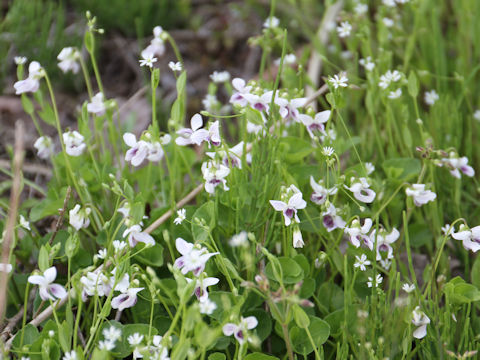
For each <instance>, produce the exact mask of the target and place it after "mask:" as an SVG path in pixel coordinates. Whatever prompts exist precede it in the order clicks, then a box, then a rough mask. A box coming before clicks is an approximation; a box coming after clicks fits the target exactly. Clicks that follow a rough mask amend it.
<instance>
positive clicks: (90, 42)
mask: <svg viewBox="0 0 480 360" xmlns="http://www.w3.org/2000/svg"><path fill="white" fill-rule="evenodd" d="M83 42H84V43H85V48H86V49H87V51H88V52H89V53H92V52H93V46H94V43H95V39H94V37H93V34H92V32H91V31H87V32H86V33H85V36H84V37H83Z"/></svg>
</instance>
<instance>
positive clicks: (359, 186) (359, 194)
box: [345, 177, 376, 204]
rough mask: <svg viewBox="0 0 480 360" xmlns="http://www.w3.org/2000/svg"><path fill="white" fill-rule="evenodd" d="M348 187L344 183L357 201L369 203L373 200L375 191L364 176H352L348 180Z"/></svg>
mask: <svg viewBox="0 0 480 360" xmlns="http://www.w3.org/2000/svg"><path fill="white" fill-rule="evenodd" d="M350 184H351V185H350V187H348V186H346V185H345V188H346V189H348V190H350V191H351V192H352V193H353V196H354V197H355V199H357V200H358V201H361V202H364V203H366V204H369V203H371V202H373V200H375V196H376V193H375V191H373V190H372V189H370V185H369V184H368V181H367V179H366V178H364V177H362V178H359V179H355V178H352V179H351V180H350Z"/></svg>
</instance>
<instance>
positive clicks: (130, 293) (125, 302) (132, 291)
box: [111, 288, 144, 342]
mask: <svg viewBox="0 0 480 360" xmlns="http://www.w3.org/2000/svg"><path fill="white" fill-rule="evenodd" d="M143 289H144V288H129V289H128V290H127V291H126V292H125V293H123V294H120V295H118V296H115V297H114V298H113V299H112V303H111V305H112V309H118V310H120V311H122V310H124V309H126V308H130V307H132V306H134V305H135V304H136V303H137V293H138V292H139V291H142V290H143ZM129 339H130V337H129ZM129 342H130V340H129Z"/></svg>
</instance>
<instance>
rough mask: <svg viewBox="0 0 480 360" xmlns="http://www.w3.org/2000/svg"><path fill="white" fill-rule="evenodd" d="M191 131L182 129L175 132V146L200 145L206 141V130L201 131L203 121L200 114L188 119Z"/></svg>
mask: <svg viewBox="0 0 480 360" xmlns="http://www.w3.org/2000/svg"><path fill="white" fill-rule="evenodd" d="M190 126H191V129H188V128H183V129H180V130H178V131H177V134H178V135H179V137H177V138H176V139H175V142H176V144H177V145H180V146H186V145H192V144H195V145H200V144H201V143H202V142H204V141H207V140H208V130H206V129H202V126H203V119H202V116H201V115H200V114H195V115H193V116H192V118H191V119H190Z"/></svg>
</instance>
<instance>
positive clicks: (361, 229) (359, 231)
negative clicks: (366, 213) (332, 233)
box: [345, 218, 373, 250]
mask: <svg viewBox="0 0 480 360" xmlns="http://www.w3.org/2000/svg"><path fill="white" fill-rule="evenodd" d="M372 224H373V222H372V219H370V218H367V219H365V221H364V224H363V226H360V222H359V221H358V220H357V219H355V220H353V221H352V224H351V225H350V227H345V233H346V234H348V236H350V242H351V243H352V245H353V246H355V247H357V248H358V247H360V245H362V244H364V245H366V246H367V247H368V248H369V249H370V250H373V242H372V241H371V239H370V237H369V236H368V233H369V232H370V230H371V228H372Z"/></svg>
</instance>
